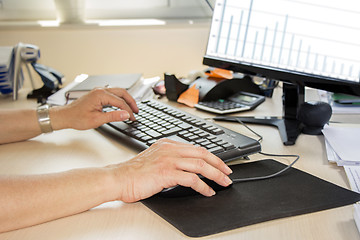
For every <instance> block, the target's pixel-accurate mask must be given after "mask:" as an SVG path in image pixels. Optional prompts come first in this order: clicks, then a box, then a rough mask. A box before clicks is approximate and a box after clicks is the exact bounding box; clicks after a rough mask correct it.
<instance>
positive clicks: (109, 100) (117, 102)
mask: <svg viewBox="0 0 360 240" xmlns="http://www.w3.org/2000/svg"><path fill="white" fill-rule="evenodd" d="M105 96H106V99H105V101H106V102H105V103H103V104H104V105H107V104H109V105H111V106H115V107H118V108H120V109H121V110H125V111H127V112H128V113H129V115H130V120H131V121H135V120H136V119H135V116H134V113H133V111H132V109H131V108H130V106H129V105H128V104H127V102H126V101H125V100H124V99H122V98H120V97H119V96H117V95H114V94H112V93H111V92H107V94H106V95H105Z"/></svg>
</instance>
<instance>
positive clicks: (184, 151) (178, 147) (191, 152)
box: [160, 139, 232, 175]
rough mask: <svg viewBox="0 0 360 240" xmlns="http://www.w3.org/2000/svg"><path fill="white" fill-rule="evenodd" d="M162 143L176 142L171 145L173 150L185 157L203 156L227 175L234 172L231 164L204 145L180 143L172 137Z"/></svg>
mask: <svg viewBox="0 0 360 240" xmlns="http://www.w3.org/2000/svg"><path fill="white" fill-rule="evenodd" d="M160 143H165V144H166V143H169V144H174V145H175V146H171V148H172V150H174V151H177V153H178V154H179V155H180V156H181V157H184V158H201V159H204V160H205V161H206V162H207V163H209V164H210V165H212V166H213V167H215V168H217V169H219V170H220V171H222V172H223V173H225V174H226V175H229V174H231V173H232V170H231V169H230V167H229V166H227V165H226V163H224V161H222V160H221V159H220V158H219V157H217V156H215V155H214V154H212V153H210V152H209V151H208V150H206V149H205V148H203V147H199V146H194V145H192V144H188V143H180V142H176V141H173V140H170V139H167V140H163V141H162V142H160Z"/></svg>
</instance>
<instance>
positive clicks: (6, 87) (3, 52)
mask: <svg viewBox="0 0 360 240" xmlns="http://www.w3.org/2000/svg"><path fill="white" fill-rule="evenodd" d="M12 66H13V47H0V92H1V93H2V94H7V93H11V92H12V89H13V82H12Z"/></svg>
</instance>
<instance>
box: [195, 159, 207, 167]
mask: <svg viewBox="0 0 360 240" xmlns="http://www.w3.org/2000/svg"><path fill="white" fill-rule="evenodd" d="M195 161H196V166H197V167H198V168H199V169H202V168H204V166H205V161H204V160H202V159H196V160H195Z"/></svg>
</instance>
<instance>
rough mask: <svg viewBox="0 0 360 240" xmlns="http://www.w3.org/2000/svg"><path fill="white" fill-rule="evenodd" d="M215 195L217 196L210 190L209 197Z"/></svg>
mask: <svg viewBox="0 0 360 240" xmlns="http://www.w3.org/2000/svg"><path fill="white" fill-rule="evenodd" d="M215 194H216V192H215V191H214V190H213V189H211V190H210V195H209V196H210V197H212V196H214V195H215Z"/></svg>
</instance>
